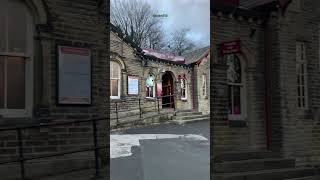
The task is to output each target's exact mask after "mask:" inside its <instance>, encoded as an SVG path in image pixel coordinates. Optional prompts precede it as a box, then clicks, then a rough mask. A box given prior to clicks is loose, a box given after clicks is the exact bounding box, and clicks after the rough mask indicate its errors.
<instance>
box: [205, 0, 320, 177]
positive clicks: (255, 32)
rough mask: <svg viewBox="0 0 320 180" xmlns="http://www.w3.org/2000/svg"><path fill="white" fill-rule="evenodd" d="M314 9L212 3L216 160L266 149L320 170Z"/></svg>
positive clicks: (301, 2) (299, 3) (296, 3)
mask: <svg viewBox="0 0 320 180" xmlns="http://www.w3.org/2000/svg"><path fill="white" fill-rule="evenodd" d="M319 9H320V4H319V2H318V1H313V0H292V1H286V0H283V1H281V0H280V1H276V0H266V1H254V0H240V1H237V0H236V1H232V0H230V1H219V0H216V1H214V2H213V3H212V4H211V23H212V27H213V28H212V31H211V33H212V38H213V39H214V40H213V44H212V45H213V46H212V51H213V54H214V56H213V60H212V66H211V67H212V71H211V72H212V73H211V76H212V78H211V87H212V89H213V92H214V94H212V95H211V98H212V100H211V108H212V111H211V113H212V115H213V119H212V122H213V129H212V133H213V141H212V142H213V149H214V150H213V151H214V152H215V153H216V154H215V155H217V156H218V154H219V153H222V152H230V151H233V152H235V151H237V152H243V151H246V152H248V151H251V152H252V151H254V152H264V151H267V150H269V151H272V152H276V154H277V155H280V156H281V157H283V158H293V159H295V160H296V165H297V166H314V167H316V166H319V165H320V146H319V144H320V139H319V137H320V136H319V135H320V134H319V132H320V131H319V129H320V126H319V125H320V123H319V120H320V119H319V108H320V106H319V104H320V98H319V95H320V94H319V93H320V86H319V82H320V73H319V72H320V71H319V67H320V61H319V59H320V56H319V52H320V50H319V49H320V48H319V44H320V42H319V37H320V34H319V32H320V31H319V27H320V26H319V24H320V19H319V18H320V11H319ZM260 155H261V154H260ZM238 157H240V155H239V156H238ZM266 157H268V156H267V155H266ZM217 158H218V157H217ZM256 167H257V166H256ZM248 171H249V168H248ZM266 177H267V176H266ZM279 177H280V176H279Z"/></svg>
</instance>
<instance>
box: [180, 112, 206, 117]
mask: <svg viewBox="0 0 320 180" xmlns="http://www.w3.org/2000/svg"><path fill="white" fill-rule="evenodd" d="M190 115H202V112H195V111H189V112H176V116H190Z"/></svg>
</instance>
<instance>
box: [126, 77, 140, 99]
mask: <svg viewBox="0 0 320 180" xmlns="http://www.w3.org/2000/svg"><path fill="white" fill-rule="evenodd" d="M128 94H130V95H138V94H139V77H137V76H128Z"/></svg>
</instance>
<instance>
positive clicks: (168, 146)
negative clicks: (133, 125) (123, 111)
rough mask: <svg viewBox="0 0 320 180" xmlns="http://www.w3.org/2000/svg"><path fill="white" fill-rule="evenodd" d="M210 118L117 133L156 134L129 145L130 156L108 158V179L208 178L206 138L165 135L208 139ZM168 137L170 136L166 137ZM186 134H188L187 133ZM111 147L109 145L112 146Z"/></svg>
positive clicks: (201, 179)
mask: <svg viewBox="0 0 320 180" xmlns="http://www.w3.org/2000/svg"><path fill="white" fill-rule="evenodd" d="M209 129H210V127H209V121H202V122H194V123H188V124H185V125H173V124H163V125H158V126H153V127H147V128H137V129H130V130H125V131H123V132H118V133H117V134H123V135H133V134H158V136H157V135H155V137H156V138H151V139H147V138H146V139H142V140H140V141H139V145H138V146H132V147H131V153H132V154H131V155H130V156H128V155H127V156H124V157H116V158H112V159H111V180H164V179H165V180H195V179H197V180H209V179H210V159H209V157H210V154H209V152H210V147H209V141H208V140H203V139H199V138H165V139H158V137H162V136H161V134H166V136H168V135H186V134H189V135H190V134H192V135H196V136H197V135H198V136H199V135H200V137H201V136H203V137H205V138H207V139H209V136H210V134H209ZM168 137H169V136H168ZM188 137H189V136H188ZM111 148H112V147H111Z"/></svg>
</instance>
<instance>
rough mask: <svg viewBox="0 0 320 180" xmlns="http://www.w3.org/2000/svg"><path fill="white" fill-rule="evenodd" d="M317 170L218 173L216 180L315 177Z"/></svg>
mask: <svg viewBox="0 0 320 180" xmlns="http://www.w3.org/2000/svg"><path fill="white" fill-rule="evenodd" d="M314 174H315V170H314V169H313V168H288V169H273V170H261V171H250V172H241V173H221V174H219V173H216V174H215V175H214V179H215V180H283V179H290V178H302V177H308V176H313V175H314Z"/></svg>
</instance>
